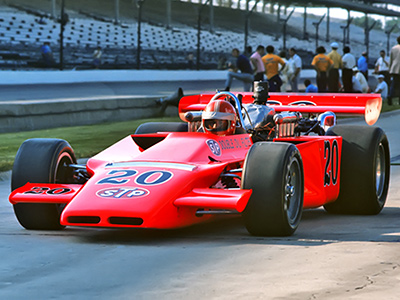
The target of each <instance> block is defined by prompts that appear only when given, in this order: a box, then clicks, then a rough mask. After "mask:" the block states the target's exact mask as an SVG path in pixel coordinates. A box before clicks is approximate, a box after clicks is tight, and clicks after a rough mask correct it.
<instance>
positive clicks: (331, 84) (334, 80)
mask: <svg viewBox="0 0 400 300" xmlns="http://www.w3.org/2000/svg"><path fill="white" fill-rule="evenodd" d="M331 48H332V51H331V52H329V54H328V57H329V58H330V59H331V60H332V61H333V65H332V67H331V68H330V69H329V75H328V91H329V92H331V93H337V92H338V91H339V69H341V68H342V67H343V64H342V57H341V56H340V54H339V53H338V52H337V49H338V48H339V44H338V43H336V42H335V43H332V44H331Z"/></svg>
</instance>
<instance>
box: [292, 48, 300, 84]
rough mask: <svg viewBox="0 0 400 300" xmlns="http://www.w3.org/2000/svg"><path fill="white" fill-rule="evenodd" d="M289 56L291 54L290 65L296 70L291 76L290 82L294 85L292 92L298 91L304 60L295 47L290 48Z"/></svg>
mask: <svg viewBox="0 0 400 300" xmlns="http://www.w3.org/2000/svg"><path fill="white" fill-rule="evenodd" d="M289 56H290V58H289V65H292V66H293V70H294V73H293V75H292V76H290V77H289V83H290V86H291V87H292V92H298V91H299V87H298V82H299V77H300V71H301V64H302V62H301V58H300V56H298V55H297V53H296V49H295V48H290V49H289Z"/></svg>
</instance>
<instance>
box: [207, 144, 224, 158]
mask: <svg viewBox="0 0 400 300" xmlns="http://www.w3.org/2000/svg"><path fill="white" fill-rule="evenodd" d="M206 143H207V145H208V148H210V150H211V152H212V153H213V154H214V155H216V156H221V147H220V146H219V144H218V143H217V142H216V141H214V140H207V141H206Z"/></svg>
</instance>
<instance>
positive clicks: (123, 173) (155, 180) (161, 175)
mask: <svg viewBox="0 0 400 300" xmlns="http://www.w3.org/2000/svg"><path fill="white" fill-rule="evenodd" d="M136 174H138V171H136V170H112V171H110V172H108V174H107V175H114V176H110V177H107V178H103V179H101V180H99V181H98V182H97V184H125V183H127V182H129V181H130V180H131V178H132V177H134V176H135V175H136ZM172 176H173V174H172V173H171V172H169V171H161V170H157V171H146V172H144V173H141V174H139V175H138V176H137V177H136V179H135V182H136V183H137V184H140V185H147V186H150V185H158V184H163V183H165V182H167V181H168V180H170V179H171V178H172Z"/></svg>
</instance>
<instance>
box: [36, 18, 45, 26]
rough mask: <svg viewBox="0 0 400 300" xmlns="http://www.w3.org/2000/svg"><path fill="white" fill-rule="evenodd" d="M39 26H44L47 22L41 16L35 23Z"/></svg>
mask: <svg viewBox="0 0 400 300" xmlns="http://www.w3.org/2000/svg"><path fill="white" fill-rule="evenodd" d="M37 22H38V23H39V24H40V25H46V24H47V22H46V21H45V20H44V17H43V16H40V19H39V20H38V21H37Z"/></svg>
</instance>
